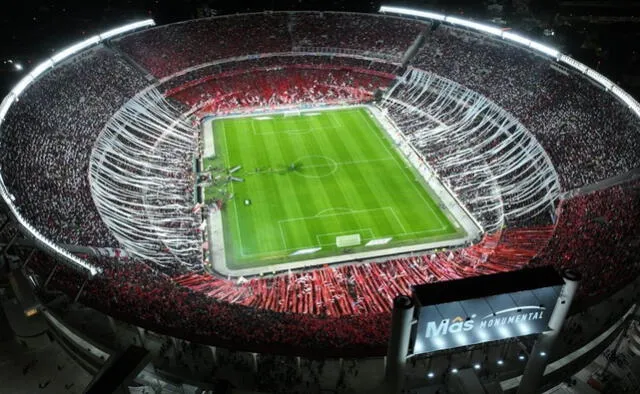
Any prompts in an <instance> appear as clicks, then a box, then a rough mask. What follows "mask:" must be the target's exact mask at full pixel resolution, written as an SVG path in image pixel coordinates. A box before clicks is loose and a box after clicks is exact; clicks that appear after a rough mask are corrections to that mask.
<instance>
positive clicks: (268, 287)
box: [28, 227, 552, 357]
mask: <svg viewBox="0 0 640 394" xmlns="http://www.w3.org/2000/svg"><path fill="white" fill-rule="evenodd" d="M551 231H552V228H551V227H541V228H529V229H521V230H508V231H506V232H505V234H501V235H494V236H488V237H487V238H486V239H485V240H484V241H483V242H482V243H480V244H478V245H475V246H473V247H471V248H468V249H465V250H462V251H453V252H441V253H437V254H432V255H424V256H414V257H405V258H398V259H394V260H392V261H389V262H385V263H380V264H375V263H374V262H371V263H367V264H362V265H354V266H341V267H335V268H334V267H327V268H322V269H318V270H312V271H308V272H297V273H294V274H291V275H284V276H278V277H273V278H254V279H252V280H250V281H248V282H246V283H242V284H241V283H236V282H235V281H232V280H226V279H220V278H216V277H214V276H211V275H208V274H206V275H201V274H193V273H188V274H185V273H184V271H180V270H176V271H173V272H170V274H171V275H167V274H164V273H161V272H158V271H155V270H152V269H150V268H149V267H148V266H147V265H146V264H144V263H142V262H138V263H131V262H129V263H126V264H124V263H123V262H121V261H117V260H113V259H108V260H105V259H101V260H97V259H94V258H92V259H91V261H92V263H94V264H96V265H98V266H101V267H102V268H103V269H104V272H103V274H101V275H100V276H99V277H96V278H94V279H92V280H90V281H88V282H87V283H86V284H85V285H84V287H83V288H82V284H83V282H84V278H83V275H82V273H81V272H78V271H75V270H72V269H70V268H68V267H66V266H64V265H62V264H58V265H56V266H55V268H52V266H51V265H50V261H49V260H48V259H47V257H46V256H44V255H38V256H37V257H35V258H33V259H32V260H31V262H30V263H29V265H28V267H29V269H31V270H33V272H35V273H36V274H38V275H39V276H40V277H41V278H42V281H44V279H45V278H47V277H48V276H49V275H50V274H51V273H52V270H55V271H54V272H53V275H52V276H51V280H50V282H49V284H48V287H47V289H45V291H48V292H50V291H52V290H59V291H63V292H65V293H66V294H69V295H70V296H71V297H75V296H76V295H77V294H78V292H79V291H80V290H81V288H82V293H81V294H80V302H82V303H84V304H86V305H89V306H92V307H94V308H96V309H98V310H100V311H103V312H105V313H108V314H109V315H112V316H114V317H115V318H117V319H122V320H125V321H131V322H134V323H135V324H138V325H140V326H142V327H145V328H147V329H149V330H153V331H155V332H159V333H165V334H169V335H174V336H177V337H180V338H186V339H190V340H197V341H199V342H202V343H209V344H212V345H216V346H225V347H230V348H234V349H245V350H258V349H259V350H260V351H265V352H269V351H271V352H275V353H284V354H292V355H307V356H310V357H322V356H334V357H336V356H371V355H380V354H383V352H384V348H385V344H386V341H387V340H388V338H387V335H388V333H387V327H388V324H389V311H390V309H391V301H392V299H393V297H394V296H395V295H397V294H400V293H406V292H409V291H410V288H411V285H413V284H416V283H424V282H432V281H439V280H451V279H457V278H462V277H466V276H470V275H477V273H478V272H481V273H484V274H488V273H495V272H501V271H505V270H512V269H516V268H518V267H522V266H524V265H525V264H526V262H527V261H528V260H529V259H530V258H531V257H533V256H534V255H535V254H536V253H537V248H539V247H541V246H543V245H544V244H545V242H546V239H548V237H549V236H550V233H551ZM500 238H503V239H505V242H504V243H502V242H501V241H500ZM521 239H525V240H527V242H526V243H524V244H523V245H526V246H524V247H523V246H521V245H520V242H519V240H521ZM532 239H537V242H532V241H531V240H532ZM85 257H88V256H85ZM171 276H172V277H173V278H171ZM43 296H45V297H47V296H46V294H43ZM319 349H323V350H322V351H319Z"/></svg>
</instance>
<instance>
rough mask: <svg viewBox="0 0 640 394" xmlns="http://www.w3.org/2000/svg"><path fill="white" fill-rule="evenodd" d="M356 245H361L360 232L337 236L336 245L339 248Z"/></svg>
mask: <svg viewBox="0 0 640 394" xmlns="http://www.w3.org/2000/svg"><path fill="white" fill-rule="evenodd" d="M355 245H360V234H350V235H341V236H338V237H336V246H337V247H339V248H346V247H349V246H355Z"/></svg>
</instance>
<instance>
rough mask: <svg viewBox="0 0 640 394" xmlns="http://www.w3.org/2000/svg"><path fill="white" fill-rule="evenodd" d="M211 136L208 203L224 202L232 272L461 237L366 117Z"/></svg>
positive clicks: (276, 121)
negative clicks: (210, 175) (214, 154)
mask: <svg viewBox="0 0 640 394" xmlns="http://www.w3.org/2000/svg"><path fill="white" fill-rule="evenodd" d="M212 128H213V140H214V143H215V153H216V156H215V157H214V158H211V159H205V161H204V165H205V169H206V170H207V171H210V172H211V173H212V176H213V178H214V179H215V181H214V182H213V183H212V184H211V185H210V186H208V187H207V188H206V189H205V200H206V201H208V202H211V201H213V200H221V201H223V208H222V226H223V230H224V250H225V258H226V266H227V267H228V268H229V269H232V270H233V269H245V268H256V267H267V266H275V265H278V264H282V263H290V262H293V261H300V260H305V259H313V258H318V257H328V256H335V255H343V254H346V253H357V252H363V251H372V250H377V249H388V248H393V247H398V246H402V245H412V244H424V243H429V242H434V241H441V240H448V239H457V238H460V237H463V236H465V235H466V232H465V230H463V228H462V226H460V225H459V224H458V223H457V221H456V220H455V219H454V218H453V216H452V215H450V214H447V212H446V210H444V209H442V208H441V206H443V205H442V204H440V202H439V200H438V199H437V197H436V196H435V193H433V191H432V190H431V189H430V187H429V186H428V185H427V183H426V182H425V180H424V179H423V178H422V176H421V175H420V174H419V173H418V172H417V170H416V169H415V168H414V167H413V166H412V165H410V164H409V163H408V162H407V161H406V160H405V159H404V158H403V156H402V155H401V153H400V152H398V151H397V149H396V148H395V147H394V145H393V142H392V140H391V139H390V137H389V136H388V135H387V133H386V132H385V131H384V130H383V129H382V128H381V126H380V125H379V124H378V122H377V121H376V120H375V119H374V118H373V117H372V115H371V114H370V113H369V111H368V110H367V109H366V108H363V107H357V108H345V109H335V110H323V111H315V112H302V113H297V114H293V115H291V114H289V115H284V114H268V115H261V116H257V115H254V116H251V117H242V118H223V119H215V120H214V121H213V123H212ZM238 167H239V168H238ZM232 169H233V171H231V170H232ZM371 241H373V242H371ZM367 244H368V245H367Z"/></svg>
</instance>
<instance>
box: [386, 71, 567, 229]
mask: <svg viewBox="0 0 640 394" xmlns="http://www.w3.org/2000/svg"><path fill="white" fill-rule="evenodd" d="M401 81H402V82H401V83H398V84H396V85H394V86H393V87H392V88H391V89H390V92H389V95H388V96H387V98H386V99H385V100H384V101H383V103H382V107H383V108H386V109H387V113H388V114H389V116H391V117H392V118H393V119H394V121H395V122H396V124H397V125H398V126H399V128H400V129H401V130H403V131H404V132H405V133H406V135H407V138H409V140H410V141H411V143H412V144H413V145H414V146H415V147H416V148H417V149H418V150H419V151H420V152H421V154H422V155H423V157H424V159H425V161H426V162H427V163H429V164H430V165H431V166H432V168H433V169H434V170H435V171H436V172H437V173H438V174H439V175H440V177H441V178H442V179H443V181H444V182H445V184H447V185H449V186H450V187H451V189H452V190H453V191H454V192H455V193H456V194H457V195H458V197H459V198H460V200H461V201H462V202H463V203H464V204H465V205H466V206H467V208H468V209H469V210H470V211H471V212H472V213H473V214H474V216H476V218H477V219H478V220H479V221H480V223H481V224H482V226H483V228H484V229H485V230H487V231H496V230H498V229H500V228H501V227H502V226H503V225H504V223H505V220H506V221H511V220H521V219H523V218H527V217H531V216H535V215H537V214H539V213H542V212H543V211H545V210H548V209H549V208H550V207H553V204H554V201H555V200H556V199H557V197H558V196H559V194H560V185H559V182H558V176H557V173H556V172H555V169H554V167H553V165H552V164H551V161H550V160H549V157H548V156H547V155H546V152H545V151H544V149H543V148H542V146H540V144H539V143H538V142H537V140H536V139H535V138H534V137H533V136H532V135H531V134H530V133H529V131H528V130H527V129H526V128H525V127H524V126H523V125H522V124H520V123H519V122H518V121H517V119H515V118H514V117H513V116H512V115H511V114H509V113H507V112H506V111H504V110H503V109H502V108H500V107H499V106H497V105H496V104H495V103H493V102H492V101H490V100H488V99H487V98H485V97H483V96H481V95H480V94H478V93H476V92H473V91H470V90H468V89H466V88H464V87H462V86H461V85H459V84H457V83H455V82H453V81H450V80H447V79H445V78H441V77H439V76H437V75H435V74H432V73H429V72H426V71H422V70H417V69H413V68H410V69H409V70H408V71H407V72H406V74H405V75H404V76H403V78H402V79H401Z"/></svg>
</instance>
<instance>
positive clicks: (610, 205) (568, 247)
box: [534, 181, 640, 297]
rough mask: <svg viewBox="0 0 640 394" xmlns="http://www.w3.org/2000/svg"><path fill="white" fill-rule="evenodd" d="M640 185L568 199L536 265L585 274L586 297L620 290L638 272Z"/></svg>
mask: <svg viewBox="0 0 640 394" xmlns="http://www.w3.org/2000/svg"><path fill="white" fill-rule="evenodd" d="M638 256H640V182H638V181H633V182H631V183H630V184H624V185H621V186H615V187H611V188H609V189H605V190H601V191H596V192H593V193H591V194H588V195H584V196H578V197H575V198H572V199H570V200H567V201H565V202H564V203H563V204H562V205H561V208H560V215H559V219H558V222H557V227H556V231H555V233H554V235H553V238H552V239H551V240H550V243H549V247H548V248H546V249H545V250H544V253H542V254H541V255H540V256H538V257H537V258H536V260H535V262H534V263H535V264H543V265H546V264H553V265H554V266H556V267H559V268H574V269H576V270H578V271H580V272H581V273H582V277H583V280H582V283H581V285H580V288H579V292H580V293H581V294H582V295H583V296H585V297H593V296H597V295H599V294H600V293H601V292H603V291H607V289H615V288H619V287H620V286H621V285H622V284H624V283H626V282H628V281H630V280H631V279H633V278H635V277H636V276H637V275H638V273H639V272H640V261H638Z"/></svg>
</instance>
